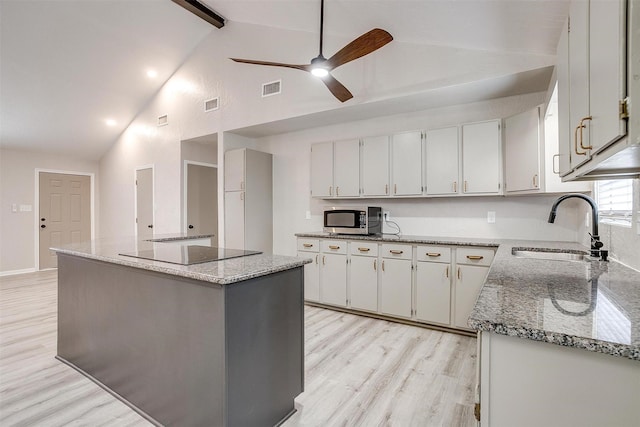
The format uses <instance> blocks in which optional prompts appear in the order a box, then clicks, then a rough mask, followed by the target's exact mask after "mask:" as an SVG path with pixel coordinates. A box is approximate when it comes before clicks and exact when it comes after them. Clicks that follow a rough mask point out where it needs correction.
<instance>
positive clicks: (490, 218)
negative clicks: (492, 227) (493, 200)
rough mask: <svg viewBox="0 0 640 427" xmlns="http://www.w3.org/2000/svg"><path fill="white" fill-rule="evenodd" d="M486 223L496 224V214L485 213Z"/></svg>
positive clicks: (492, 212) (493, 212) (491, 212)
mask: <svg viewBox="0 0 640 427" xmlns="http://www.w3.org/2000/svg"><path fill="white" fill-rule="evenodd" d="M487 222H488V223H489V224H495V222H496V213H495V211H489V212H487Z"/></svg>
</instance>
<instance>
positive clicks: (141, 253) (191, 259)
mask: <svg viewBox="0 0 640 427" xmlns="http://www.w3.org/2000/svg"><path fill="white" fill-rule="evenodd" d="M261 253H262V252H260V251H245V250H242V249H227V248H215V247H212V246H198V245H190V246H183V245H176V244H171V243H169V244H167V243H161V244H156V245H154V247H153V249H145V250H138V251H136V252H127V253H121V254H119V255H123V256H129V257H134V258H142V259H150V260H153V261H162V262H168V263H171V264H180V265H191V264H201V263H204V262H212V261H221V260H223V259H229V258H238V257H243V256H247V255H256V254H261Z"/></svg>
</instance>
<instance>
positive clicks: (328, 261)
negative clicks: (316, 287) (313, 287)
mask: <svg viewBox="0 0 640 427" xmlns="http://www.w3.org/2000/svg"><path fill="white" fill-rule="evenodd" d="M320 256H321V257H322V267H321V268H322V272H321V274H320V283H321V285H320V300H321V301H322V302H323V303H325V304H332V305H339V306H341V307H346V305H347V256H346V255H341V254H320Z"/></svg>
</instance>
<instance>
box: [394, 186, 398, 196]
mask: <svg viewBox="0 0 640 427" xmlns="http://www.w3.org/2000/svg"><path fill="white" fill-rule="evenodd" d="M393 194H398V184H393Z"/></svg>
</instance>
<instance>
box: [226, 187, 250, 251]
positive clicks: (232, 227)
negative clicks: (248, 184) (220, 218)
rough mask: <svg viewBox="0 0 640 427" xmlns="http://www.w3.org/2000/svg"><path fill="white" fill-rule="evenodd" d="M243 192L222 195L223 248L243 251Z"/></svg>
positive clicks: (228, 192)
mask: <svg viewBox="0 0 640 427" xmlns="http://www.w3.org/2000/svg"><path fill="white" fill-rule="evenodd" d="M244 194H245V193H244V191H225V193H224V242H225V243H224V246H225V248H229V249H244V246H245V245H244V215H245V209H244Z"/></svg>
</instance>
